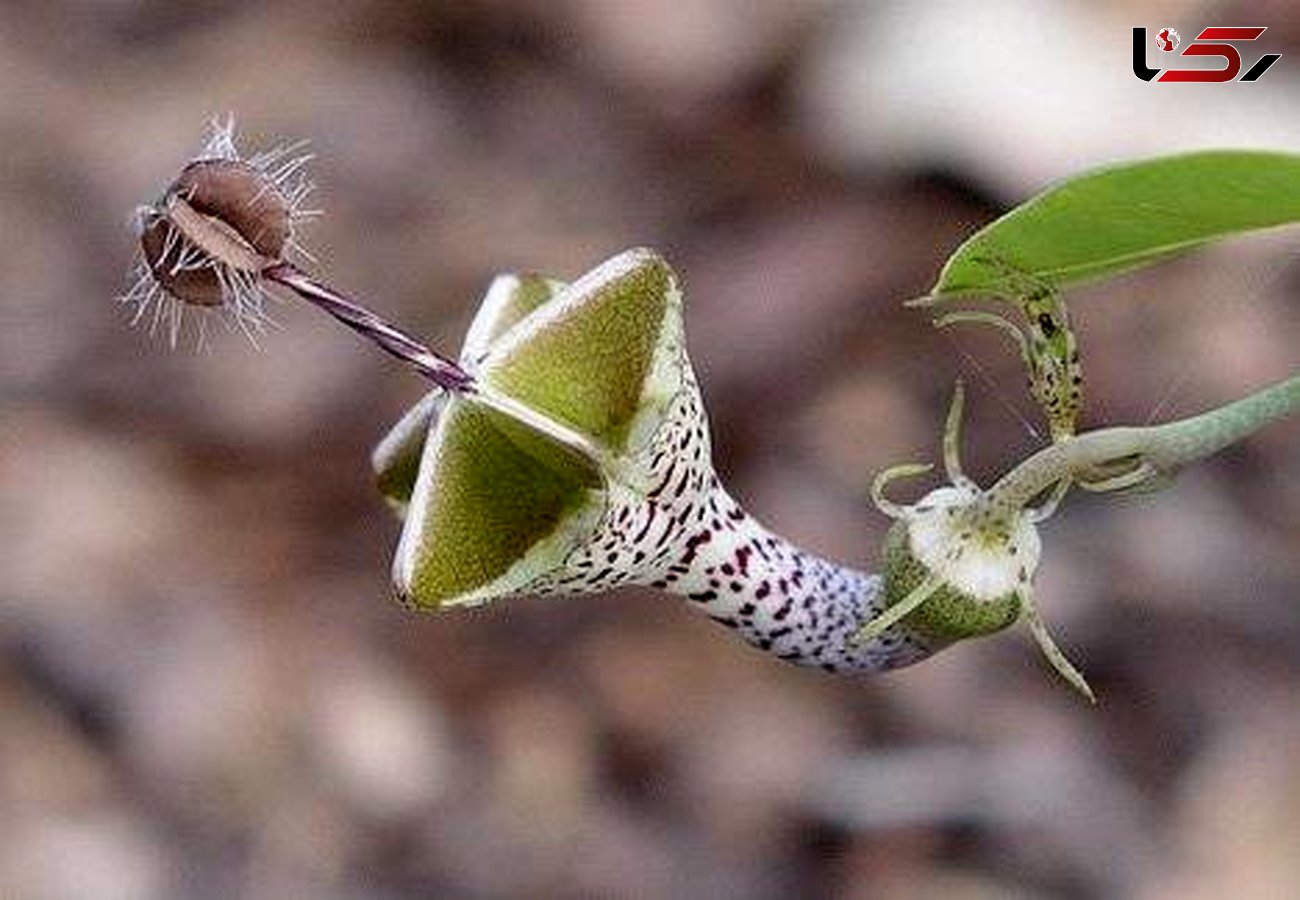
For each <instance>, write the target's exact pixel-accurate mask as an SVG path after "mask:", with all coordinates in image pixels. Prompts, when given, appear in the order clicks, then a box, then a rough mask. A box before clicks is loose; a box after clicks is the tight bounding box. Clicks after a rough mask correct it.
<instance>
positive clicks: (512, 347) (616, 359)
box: [479, 250, 681, 452]
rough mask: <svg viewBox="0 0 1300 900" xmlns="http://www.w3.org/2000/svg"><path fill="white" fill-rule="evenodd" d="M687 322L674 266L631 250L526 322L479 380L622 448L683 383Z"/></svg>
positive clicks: (497, 348)
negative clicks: (682, 344)
mask: <svg viewBox="0 0 1300 900" xmlns="http://www.w3.org/2000/svg"><path fill="white" fill-rule="evenodd" d="M680 316H681V295H680V292H679V291H678V289H677V283H676V279H675V278H674V276H673V273H672V270H671V269H670V268H669V267H668V264H667V263H665V262H664V261H663V259H662V258H661V257H659V255H658V254H656V253H654V252H653V251H650V250H629V251H627V252H626V253H623V254H620V255H619V256H616V257H614V258H613V259H611V260H609V261H608V262H606V263H604V264H603V265H601V266H599V267H597V268H596V269H594V270H592V271H591V272H589V273H587V274H586V275H584V276H583V277H582V278H581V279H579V280H578V281H577V282H575V283H574V284H573V285H571V286H570V287H568V288H567V289H566V290H563V291H561V292H560V293H559V294H558V295H557V296H556V297H555V298H554V299H552V300H551V301H550V302H549V303H546V304H545V305H543V306H541V307H540V308H538V309H537V310H536V311H535V312H533V313H532V314H531V315H529V316H528V317H527V318H525V319H523V320H522V321H520V322H519V323H518V324H517V325H516V326H515V327H514V328H512V329H511V330H510V331H509V332H508V333H506V334H505V335H504V336H503V337H502V338H501V339H500V340H498V341H497V342H496V344H495V345H493V347H492V349H491V352H490V353H489V354H488V356H487V358H486V359H484V360H483V362H482V364H481V367H480V370H479V376H480V378H481V379H482V380H483V382H484V383H485V385H487V386H488V387H490V388H491V389H493V390H495V391H497V392H499V393H501V394H504V395H506V396H508V397H512V398H514V399H515V400H518V401H519V402H521V403H523V404H525V405H526V406H528V407H530V408H532V409H534V410H537V411H538V412H540V413H542V414H544V415H546V416H549V417H550V418H552V419H554V420H556V421H557V422H559V423H560V424H561V425H564V426H566V427H568V428H571V429H573V430H574V431H576V432H578V433H579V434H582V435H584V436H586V437H588V438H590V439H592V440H594V441H596V442H598V443H599V444H601V445H603V446H604V447H606V448H609V449H610V450H613V451H616V452H617V451H621V450H624V449H626V448H627V447H628V445H629V438H630V437H631V435H632V434H633V433H634V432H636V431H639V430H640V428H639V426H640V425H641V424H642V423H643V422H644V423H645V424H647V425H648V424H651V423H650V422H649V421H648V420H649V419H651V418H654V415H653V414H654V413H656V412H658V411H659V409H660V408H661V407H662V406H663V405H664V404H665V403H666V402H667V399H668V398H670V397H671V395H672V394H673V393H674V392H675V391H676V390H677V389H678V388H679V387H680V384H681V371H680V368H681V353H680V331H681V328H680ZM639 414H640V419H638V415H639ZM655 424H657V422H656V423H655Z"/></svg>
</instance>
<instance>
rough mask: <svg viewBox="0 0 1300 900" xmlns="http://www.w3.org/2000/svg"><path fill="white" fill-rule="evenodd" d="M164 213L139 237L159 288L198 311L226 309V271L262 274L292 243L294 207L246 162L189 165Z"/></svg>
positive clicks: (162, 208) (165, 202)
mask: <svg viewBox="0 0 1300 900" xmlns="http://www.w3.org/2000/svg"><path fill="white" fill-rule="evenodd" d="M159 206H160V211H161V214H160V215H158V216H156V217H155V218H154V219H153V221H152V222H150V223H148V224H147V225H146V226H145V227H144V229H143V230H142V232H141V234H140V246H141V248H142V249H143V250H144V256H145V261H146V262H147V263H148V265H149V269H150V271H151V272H152V273H153V276H154V278H155V279H156V280H157V282H158V284H159V285H161V286H162V288H163V289H164V290H166V291H167V292H168V293H169V294H171V295H172V296H173V297H175V298H176V299H178V300H181V301H183V302H185V303H189V304H192V305H195V306H221V305H222V304H223V303H224V302H225V299H226V293H227V290H228V288H227V287H226V286H224V285H223V283H222V267H226V268H227V269H230V270H235V271H237V272H243V273H246V274H250V275H254V276H255V275H256V273H258V272H260V271H261V270H262V269H264V268H266V267H267V266H268V265H271V264H272V263H274V262H276V261H277V260H279V259H280V258H281V256H282V255H283V253H284V250H285V246H286V244H287V243H288V240H289V237H290V225H291V213H292V210H291V208H290V206H289V202H288V200H287V199H286V198H285V196H284V194H283V193H281V191H280V189H279V187H278V186H277V185H276V184H275V182H274V181H273V180H272V178H271V177H270V175H268V174H266V173H265V172H262V171H259V170H258V169H256V168H254V167H253V166H251V165H250V164H249V163H247V162H244V161H243V160H232V159H203V160H198V161H196V162H192V163H190V164H189V165H188V166H186V167H185V168H184V170H182V171H181V174H180V175H179V176H178V177H177V179H176V180H175V181H174V182H172V185H171V186H170V187H169V188H168V189H167V193H166V195H165V197H164V199H163V201H162V203H161V204H160V205H159Z"/></svg>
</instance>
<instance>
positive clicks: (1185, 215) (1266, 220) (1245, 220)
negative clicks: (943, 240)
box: [928, 150, 1300, 302]
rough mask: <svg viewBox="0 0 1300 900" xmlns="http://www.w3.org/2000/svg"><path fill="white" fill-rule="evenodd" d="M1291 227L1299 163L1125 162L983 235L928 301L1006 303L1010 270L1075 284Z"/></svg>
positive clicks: (1298, 196) (1261, 156) (1241, 155)
mask: <svg viewBox="0 0 1300 900" xmlns="http://www.w3.org/2000/svg"><path fill="white" fill-rule="evenodd" d="M1297 221H1300V156H1297V155H1294V154H1289V153H1275V152H1268V151H1255V150H1207V151H1201V152H1196V153H1187V154H1183V155H1179V156H1167V157H1161V158H1158V159H1150V160H1143V161H1141V162H1135V163H1124V164H1120V165H1116V166H1112V167H1109V168H1104V169H1099V170H1096V171H1093V172H1088V173H1086V174H1083V175H1079V176H1077V177H1074V178H1069V179H1067V180H1065V181H1063V182H1061V183H1059V184H1057V185H1056V186H1054V187H1052V188H1049V189H1048V190H1046V191H1044V192H1043V193H1041V194H1039V195H1037V196H1036V197H1034V198H1032V199H1030V200H1029V201H1027V202H1025V203H1023V204H1021V205H1020V206H1018V207H1016V208H1015V209H1013V210H1012V211H1011V212H1009V213H1007V214H1006V215H1004V216H1003V217H1002V218H1000V219H998V220H997V221H995V222H993V223H992V224H990V225H988V226H986V227H985V228H983V229H981V230H980V231H979V232H977V233H976V234H975V235H973V236H972V237H971V238H970V239H968V240H967V241H966V242H965V243H964V244H962V245H961V246H960V247H958V248H957V251H956V252H955V253H953V255H952V256H951V257H949V259H948V262H947V263H946V264H945V265H944V267H943V271H942V272H940V273H939V280H938V282H936V284H935V285H934V287H933V288H932V289H931V291H930V297H929V298H928V300H929V301H931V302H937V301H941V300H944V299H947V298H949V297H958V296H969V295H972V294H993V295H1005V294H1006V290H1005V281H1006V278H1007V274H1008V272H1014V273H1017V274H1018V275H1021V276H1024V277H1028V278H1030V279H1041V280H1043V281H1046V282H1049V283H1051V284H1053V285H1056V286H1063V285H1068V284H1073V283H1076V282H1081V281H1087V280H1089V279H1093V278H1099V277H1101V276H1104V275H1110V274H1113V273H1116V272H1120V271H1123V270H1125V269H1132V268H1137V267H1139V266H1143V265H1147V264H1150V263H1152V262H1156V261H1158V260H1160V259H1162V258H1164V257H1166V256H1169V255H1170V254H1173V253H1176V252H1178V251H1181V250H1186V249H1189V248H1191V247H1196V246H1198V245H1200V244H1203V243H1206V242H1207V241H1212V240H1215V239H1217V238H1222V237H1226V236H1229V235H1233V234H1239V233H1242V232H1246V231H1253V230H1256V229H1260V228H1272V227H1275V226H1278V225H1286V224H1289V223H1292V222H1297Z"/></svg>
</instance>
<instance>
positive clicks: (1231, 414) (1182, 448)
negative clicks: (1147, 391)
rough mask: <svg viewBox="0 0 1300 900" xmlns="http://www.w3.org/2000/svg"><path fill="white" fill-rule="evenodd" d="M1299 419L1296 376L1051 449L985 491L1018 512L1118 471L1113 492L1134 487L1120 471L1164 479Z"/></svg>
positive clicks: (992, 499) (1299, 383) (1093, 433)
mask: <svg viewBox="0 0 1300 900" xmlns="http://www.w3.org/2000/svg"><path fill="white" fill-rule="evenodd" d="M1296 413H1300V375H1296V376H1292V377H1291V378H1288V379H1286V380H1285V381H1282V382H1279V383H1278V384H1275V385H1272V386H1271V387H1267V388H1264V389H1263V390H1261V391H1257V392H1256V393H1254V394H1251V395H1250V396H1248V397H1244V398H1242V399H1241V400H1238V401H1236V402H1234V403H1229V404H1227V405H1226V406H1221V407H1219V408H1218V409H1214V410H1210V411H1209V412H1205V413H1202V414H1200V415H1198V416H1192V417H1191V418H1187V419H1180V420H1178V421H1176V422H1168V423H1166V424H1164V425H1153V426H1149V427H1143V428H1135V427H1122V428H1103V429H1099V430H1097V431H1090V432H1088V433H1086V434H1081V435H1079V436H1078V437H1075V438H1070V439H1068V440H1065V441H1061V442H1060V443H1057V444H1053V445H1052V446H1050V447H1046V448H1044V449H1043V450H1040V451H1039V452H1038V453H1035V454H1034V455H1033V456H1031V457H1029V459H1027V460H1025V461H1024V462H1022V463H1021V464H1020V465H1018V466H1016V468H1014V469H1012V470H1011V471H1010V472H1008V473H1007V474H1006V475H1004V476H1003V477H1002V479H1001V480H1000V481H998V483H997V484H995V485H994V486H993V488H992V489H991V490H990V491H989V493H988V497H989V500H990V502H991V503H992V504H993V505H995V506H996V507H998V508H1005V509H1012V510H1018V509H1023V508H1024V507H1025V505H1026V504H1028V503H1029V501H1030V500H1031V499H1033V498H1034V497H1035V496H1037V495H1038V494H1040V493H1042V492H1043V491H1045V490H1046V489H1047V488H1049V487H1051V486H1052V485H1054V484H1056V483H1057V482H1059V481H1061V480H1062V479H1064V478H1069V477H1072V476H1073V475H1075V474H1077V473H1079V472H1084V471H1087V470H1089V469H1093V468H1096V467H1116V466H1122V468H1120V469H1119V470H1118V473H1117V475H1116V477H1115V481H1114V486H1115V487H1116V488H1118V487H1121V486H1122V487H1132V486H1133V485H1134V484H1135V483H1137V481H1140V480H1143V479H1134V478H1126V477H1124V473H1125V472H1126V471H1138V470H1141V469H1144V468H1145V469H1147V470H1149V472H1150V474H1149V475H1148V476H1146V477H1158V476H1161V475H1168V474H1170V473H1172V472H1174V471H1176V470H1177V469H1179V468H1181V467H1182V466H1185V465H1187V464H1188V463H1191V462H1195V461H1196V460H1199V459H1203V458H1204V457H1207V456H1210V455H1212V454H1214V453H1217V452H1218V451H1220V450H1222V449H1223V448H1224V447H1227V446H1229V445H1231V444H1234V443H1236V442H1237V441H1239V440H1241V439H1242V438H1244V437H1246V436H1247V435H1249V434H1252V433H1254V432H1255V431H1258V430H1259V429H1260V428H1262V427H1264V426H1265V425H1267V424H1269V423H1270V422H1274V421H1276V420H1278V419H1281V418H1284V417H1286V416H1290V415H1295V414H1296Z"/></svg>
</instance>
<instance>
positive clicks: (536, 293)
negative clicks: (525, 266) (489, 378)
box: [460, 273, 566, 369]
mask: <svg viewBox="0 0 1300 900" xmlns="http://www.w3.org/2000/svg"><path fill="white" fill-rule="evenodd" d="M565 287H566V285H565V284H564V282H562V281H556V280H554V279H552V278H546V277H544V276H542V275H535V274H530V273H525V274H513V273H511V274H504V275H498V276H497V277H496V278H494V279H492V283H491V284H490V285H488V289H487V293H485V294H484V295H483V302H482V303H481V304H479V308H478V312H477V313H475V314H474V321H473V322H472V323H471V324H470V326H469V332H468V333H467V334H466V335H465V346H464V347H463V348H462V349H461V352H460V361H461V364H462V365H464V366H465V367H467V368H470V369H473V368H474V367H475V366H477V365H478V364H479V362H481V361H482V359H483V357H485V356H487V355H488V352H489V351H490V350H491V349H492V345H493V344H494V343H495V342H496V340H497V339H498V338H500V337H501V336H502V335H504V334H505V333H506V332H507V331H509V330H510V328H511V327H512V326H513V325H514V324H515V323H517V322H519V321H520V320H521V319H523V318H524V317H525V316H527V315H528V314H529V313H531V312H532V311H533V310H535V309H537V308H538V307H540V306H542V305H544V304H545V303H547V302H548V301H549V300H551V299H552V298H553V297H555V295H556V294H558V293H559V292H560V291H561V290H563V289H564V288H565Z"/></svg>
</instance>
